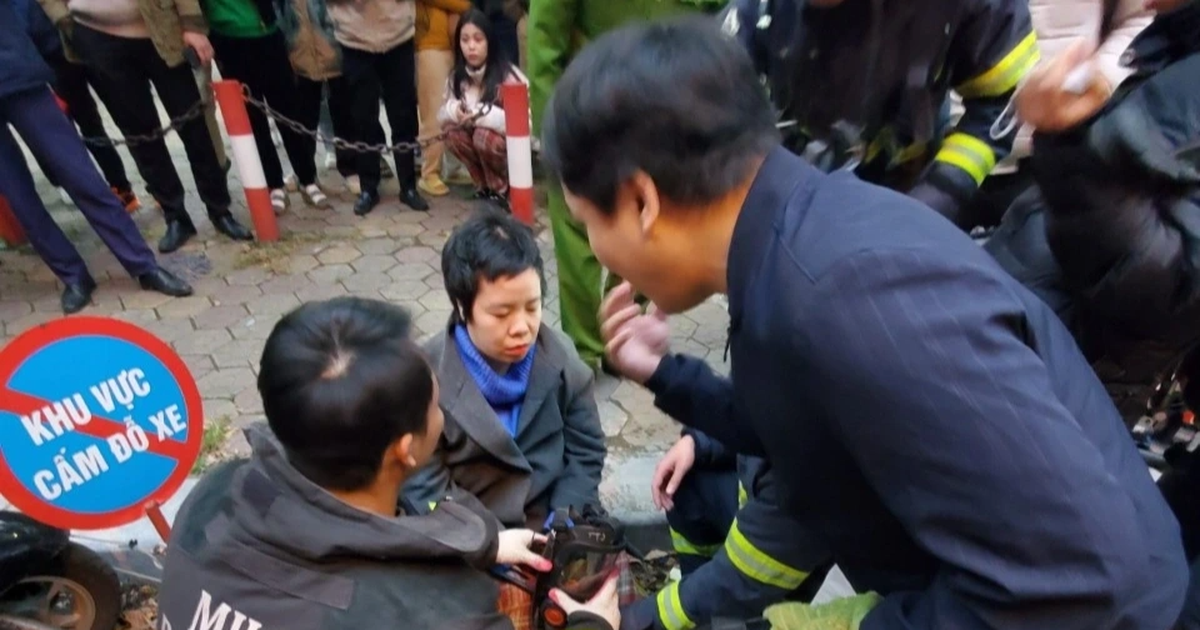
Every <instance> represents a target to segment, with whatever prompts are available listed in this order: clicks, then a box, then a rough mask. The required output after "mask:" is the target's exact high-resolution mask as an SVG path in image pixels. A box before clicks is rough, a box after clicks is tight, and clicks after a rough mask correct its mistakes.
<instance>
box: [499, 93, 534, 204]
mask: <svg viewBox="0 0 1200 630" xmlns="http://www.w3.org/2000/svg"><path fill="white" fill-rule="evenodd" d="M500 95H501V98H502V99H504V131H505V141H506V142H505V144H506V146H507V149H508V201H509V204H510V205H511V206H512V211H513V215H514V216H516V217H517V218H518V219H520V220H521V221H524V222H525V224H526V225H533V143H532V142H531V141H530V135H531V134H530V132H529V86H527V85H525V84H523V83H514V84H505V85H502V86H500Z"/></svg>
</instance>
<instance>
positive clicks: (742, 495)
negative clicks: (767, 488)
mask: <svg viewBox="0 0 1200 630" xmlns="http://www.w3.org/2000/svg"><path fill="white" fill-rule="evenodd" d="M749 500H750V493H749V492H746V486H743V485H742V482H740V481H739V482H738V507H742V506H744V505H746V502H747V501H749Z"/></svg>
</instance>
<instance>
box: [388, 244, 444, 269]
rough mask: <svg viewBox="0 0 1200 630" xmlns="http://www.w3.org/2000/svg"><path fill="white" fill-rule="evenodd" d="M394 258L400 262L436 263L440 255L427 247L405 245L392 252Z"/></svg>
mask: <svg viewBox="0 0 1200 630" xmlns="http://www.w3.org/2000/svg"><path fill="white" fill-rule="evenodd" d="M394 256H395V257H396V260H397V261H399V262H402V263H418V262H423V263H431V264H434V265H436V264H438V263H437V261H438V260H440V255H439V254H438V252H436V251H434V250H433V249H432V248H429V247H407V248H405V249H402V250H400V251H398V252H396V253H395V254H394Z"/></svg>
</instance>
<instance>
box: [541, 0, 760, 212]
mask: <svg viewBox="0 0 1200 630" xmlns="http://www.w3.org/2000/svg"><path fill="white" fill-rule="evenodd" d="M778 144H779V131H778V129H777V128H776V126H775V114H774V112H773V110H772V109H771V103H770V101H769V100H768V98H767V93H766V88H765V87H764V86H763V85H762V84H761V83H760V81H759V79H758V74H757V73H756V72H755V70H754V66H753V64H752V63H751V61H750V57H749V55H748V54H747V53H746V51H744V50H743V49H742V48H741V46H740V45H739V44H738V43H737V42H736V41H735V40H734V39H733V38H731V37H729V36H728V35H725V34H724V33H722V32H721V30H720V28H719V27H718V25H717V24H716V22H715V20H713V19H712V18H711V17H704V16H690V17H682V18H671V19H667V20H662V21H657V22H648V23H641V24H635V25H633V26H627V27H623V28H620V29H617V30H615V31H612V32H609V33H606V34H605V35H603V36H601V37H600V38H599V39H597V40H595V41H594V42H592V43H591V44H589V45H588V46H587V47H586V48H584V50H583V51H582V52H581V53H580V54H579V56H578V57H577V58H576V59H575V60H574V61H572V62H571V65H570V66H569V67H568V68H567V71H566V73H564V74H563V76H562V79H560V80H559V82H558V86H557V87H556V88H555V90H554V95H553V96H552V97H551V99H550V103H549V105H547V107H546V114H545V118H544V120H543V121H542V157H543V161H544V162H545V165H546V168H547V170H548V171H549V172H550V173H551V174H552V175H554V176H556V177H557V178H558V179H559V180H560V181H561V182H562V183H563V185H564V186H565V187H566V188H567V190H570V191H571V193H572V194H574V195H578V196H580V197H582V198H584V199H587V200H588V201H590V202H592V203H593V204H595V205H596V206H598V207H599V209H600V210H601V211H604V212H611V211H612V210H613V204H614V202H615V199H616V191H617V188H618V186H619V185H620V184H621V183H622V182H624V181H625V180H626V179H627V178H629V177H630V176H632V175H633V174H634V173H635V172H636V171H637V170H639V169H640V170H642V171H645V172H646V174H648V175H649V176H650V177H651V178H652V179H653V180H654V183H655V185H656V186H658V189H659V190H660V191H661V193H662V194H663V195H664V196H665V197H666V198H668V199H670V200H672V201H675V202H678V203H689V204H690V203H706V202H711V201H714V200H716V199H718V198H720V197H721V196H723V195H725V194H727V193H728V192H729V191H730V190H732V189H733V188H734V187H735V186H737V185H738V184H740V183H741V182H742V181H743V180H744V179H745V178H746V177H747V176H749V175H750V169H751V168H752V166H753V165H754V163H755V162H756V161H757V160H758V159H760V158H762V157H763V156H765V155H766V154H767V153H769V152H770V151H771V150H772V149H773V148H774V147H775V146H777V145H778Z"/></svg>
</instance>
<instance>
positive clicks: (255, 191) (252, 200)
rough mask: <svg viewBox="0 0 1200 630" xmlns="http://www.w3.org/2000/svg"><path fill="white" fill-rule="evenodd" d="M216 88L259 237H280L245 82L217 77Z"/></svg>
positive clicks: (263, 238)
mask: <svg viewBox="0 0 1200 630" xmlns="http://www.w3.org/2000/svg"><path fill="white" fill-rule="evenodd" d="M213 91H214V92H216V95H217V105H218V106H220V108H221V118H222V119H223V120H224V121H225V132H226V133H228V134H229V144H230V146H232V147H233V162H234V164H236V165H237V169H238V175H239V176H240V177H241V179H242V188H243V189H244V190H245V192H246V206H247V207H249V208H250V220H251V221H253V222H254V232H255V234H257V236H258V240H259V241H263V242H271V241H277V240H279V224H278V223H276V221H275V210H274V209H273V208H271V191H270V190H269V189H268V188H267V176H266V175H264V174H263V167H262V160H261V159H260V158H259V156H258V146H257V145H256V144H255V143H254V130H253V129H251V128H250V115H249V113H248V112H247V111H246V99H245V98H243V96H242V84H241V83H238V82H237V81H229V80H226V81H214V82H213Z"/></svg>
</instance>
